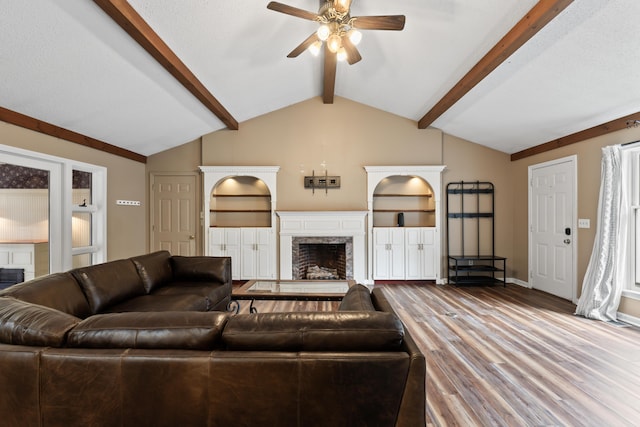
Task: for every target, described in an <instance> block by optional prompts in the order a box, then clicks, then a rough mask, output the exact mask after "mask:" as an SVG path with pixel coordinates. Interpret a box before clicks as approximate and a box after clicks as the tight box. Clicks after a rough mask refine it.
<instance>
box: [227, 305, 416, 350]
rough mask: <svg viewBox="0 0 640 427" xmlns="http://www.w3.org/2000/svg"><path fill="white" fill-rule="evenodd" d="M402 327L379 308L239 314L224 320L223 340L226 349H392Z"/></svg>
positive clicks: (395, 348) (402, 333) (399, 336)
mask: <svg viewBox="0 0 640 427" xmlns="http://www.w3.org/2000/svg"><path fill="white" fill-rule="evenodd" d="M403 337H404V328H403V326H402V322H401V321H400V319H398V318H397V317H396V316H395V315H394V314H393V313H386V312H381V311H342V312H340V311H338V312H291V313H258V314H239V315H236V316H233V317H231V318H230V319H229V321H228V322H227V326H226V327H225V329H224V331H223V333H222V341H223V343H224V345H225V346H226V348H227V349H229V350H258V351H391V350H398V349H399V348H400V347H401V345H402V340H403Z"/></svg>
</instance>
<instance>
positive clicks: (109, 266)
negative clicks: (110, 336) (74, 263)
mask: <svg viewBox="0 0 640 427" xmlns="http://www.w3.org/2000/svg"><path fill="white" fill-rule="evenodd" d="M71 273H72V274H73V276H74V277H75V278H76V280H77V281H78V283H79V284H80V287H81V288H82V290H83V292H84V294H85V295H86V297H87V300H88V301H89V307H90V308H91V313H93V314H96V313H99V312H100V311H101V310H102V309H104V308H105V307H108V306H110V305H112V304H115V303H118V302H121V301H123V300H125V299H129V298H132V297H135V296H138V295H143V294H144V293H145V289H144V286H143V285H142V280H141V279H140V276H139V275H138V271H137V270H136V267H135V265H133V262H131V260H128V259H122V260H118V261H111V262H107V263H104V264H96V265H92V266H90V267H83V268H77V269H75V270H71Z"/></svg>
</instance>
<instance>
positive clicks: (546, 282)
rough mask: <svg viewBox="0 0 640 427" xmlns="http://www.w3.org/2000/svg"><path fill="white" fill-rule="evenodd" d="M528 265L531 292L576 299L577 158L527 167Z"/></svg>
mask: <svg viewBox="0 0 640 427" xmlns="http://www.w3.org/2000/svg"><path fill="white" fill-rule="evenodd" d="M529 179H530V180H529V183H530V186H529V265H530V274H529V279H530V284H531V286H532V287H533V288H534V289H539V290H541V291H545V292H548V293H550V294H553V295H556V296H559V297H562V298H565V299H568V300H573V299H574V298H575V283H574V281H575V262H576V261H575V260H576V257H575V247H576V241H575V240H576V229H575V228H576V227H575V225H576V222H577V221H576V214H575V212H576V158H575V156H572V157H568V158H564V159H559V160H556V161H553V162H547V163H543V164H540V165H534V166H530V167H529Z"/></svg>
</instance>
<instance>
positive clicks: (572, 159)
mask: <svg viewBox="0 0 640 427" xmlns="http://www.w3.org/2000/svg"><path fill="white" fill-rule="evenodd" d="M561 163H569V165H570V166H571V173H572V175H573V177H572V178H571V179H572V180H573V197H571V203H572V211H573V217H572V218H571V229H572V230H573V235H572V236H571V238H572V240H573V245H571V258H572V266H571V270H572V272H573V274H572V281H571V301H572V302H573V303H574V304H576V303H577V302H578V298H577V296H576V294H577V279H578V156H577V155H575V154H574V155H571V156H567V157H562V158H559V159H554V160H549V161H547V162H543V163H537V164H534V165H529V167H528V176H527V183H528V185H527V188H528V193H529V194H528V221H527V227H528V233H527V237H528V240H529V243H528V259H529V262H528V264H529V278H528V280H529V281H530V280H531V279H532V277H533V271H534V270H535V266H534V265H533V247H532V246H533V239H532V238H531V233H532V232H533V209H532V206H533V203H532V197H533V185H532V182H533V181H532V180H533V171H534V170H536V169H542V168H545V167H549V166H555V165H558V164H561ZM529 288H533V283H531V282H530V283H529Z"/></svg>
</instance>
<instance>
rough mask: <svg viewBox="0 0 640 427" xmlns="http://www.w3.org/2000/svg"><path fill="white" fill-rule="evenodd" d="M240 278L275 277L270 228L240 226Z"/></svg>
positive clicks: (273, 251) (273, 249)
mask: <svg viewBox="0 0 640 427" xmlns="http://www.w3.org/2000/svg"><path fill="white" fill-rule="evenodd" d="M241 239H242V245H241V246H242V250H241V257H242V266H241V273H240V276H241V279H242V280H250V279H275V271H276V269H275V247H272V246H273V242H274V239H273V230H272V229H271V228H264V227H260V228H242V236H241Z"/></svg>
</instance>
